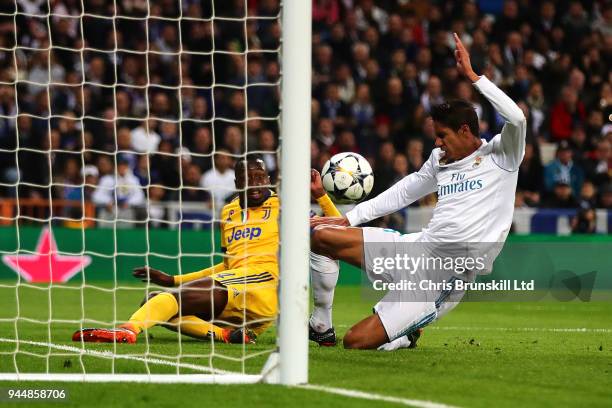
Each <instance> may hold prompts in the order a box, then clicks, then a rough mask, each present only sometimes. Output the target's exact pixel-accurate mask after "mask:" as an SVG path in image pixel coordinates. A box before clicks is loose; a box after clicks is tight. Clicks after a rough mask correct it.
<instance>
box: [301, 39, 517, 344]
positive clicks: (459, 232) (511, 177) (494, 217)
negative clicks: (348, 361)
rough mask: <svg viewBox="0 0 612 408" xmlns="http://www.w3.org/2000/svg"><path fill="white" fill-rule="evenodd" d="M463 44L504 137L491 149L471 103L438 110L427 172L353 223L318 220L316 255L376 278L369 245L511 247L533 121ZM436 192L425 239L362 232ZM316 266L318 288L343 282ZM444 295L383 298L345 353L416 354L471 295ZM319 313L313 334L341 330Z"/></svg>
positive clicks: (466, 62)
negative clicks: (426, 332)
mask: <svg viewBox="0 0 612 408" xmlns="http://www.w3.org/2000/svg"><path fill="white" fill-rule="evenodd" d="M455 43H456V51H455V58H456V61H457V68H458V70H459V72H460V73H462V74H463V75H465V76H466V77H467V78H468V79H469V80H470V81H472V82H473V84H474V86H475V87H476V89H478V91H480V93H481V94H482V95H483V96H484V97H486V98H487V99H488V100H489V102H491V104H492V105H493V107H494V108H495V109H496V110H497V112H499V114H500V115H501V116H502V117H503V118H504V120H505V124H504V127H503V129H502V131H501V133H500V134H498V135H496V136H495V137H494V138H493V139H491V141H490V142H486V141H485V140H484V139H480V138H479V136H478V129H479V126H478V118H477V116H476V112H475V110H474V108H473V107H472V105H471V104H469V103H468V102H463V101H454V102H449V103H444V104H442V105H439V106H437V107H434V109H433V110H432V119H433V122H434V129H435V134H436V140H435V144H436V148H435V149H434V150H433V151H432V153H431V156H430V157H429V159H428V160H427V161H426V162H425V163H424V164H423V166H422V168H421V169H420V170H419V171H418V172H415V173H412V174H410V175H408V176H406V177H405V178H404V179H402V180H400V181H399V182H398V183H396V184H395V185H393V186H392V187H391V188H389V189H388V190H386V191H385V192H383V193H381V194H380V195H378V196H377V197H376V198H374V199H372V200H369V201H366V202H364V203H361V204H359V205H357V206H356V207H355V208H354V209H353V210H351V211H350V212H348V213H347V214H346V216H345V217H318V218H312V219H311V227H312V228H313V232H312V235H311V250H312V251H313V252H314V253H316V254H319V255H323V256H324V257H328V258H331V259H334V260H336V259H338V260H343V261H346V262H349V263H351V264H353V265H356V266H361V267H363V268H364V269H365V270H366V272H368V276H369V277H370V279H372V277H371V276H370V275H371V274H370V273H369V271H370V270H371V269H372V265H367V264H366V265H364V263H367V261H366V260H367V259H368V253H367V252H368V250H369V249H368V243H381V242H385V243H391V244H393V243H400V242H406V241H407V242H417V243H440V242H442V243H460V242H471V243H503V242H504V241H505V240H506V237H507V235H508V232H509V230H510V226H511V223H512V215H513V211H514V197H515V190H516V182H517V177H518V169H519V165H520V163H521V161H522V158H523V155H524V150H525V135H526V125H527V124H526V119H525V116H524V114H523V112H522V111H521V109H520V108H519V107H518V106H517V105H516V103H514V102H513V101H512V100H511V99H510V98H509V97H508V96H507V95H506V94H504V93H503V92H502V91H501V90H500V89H499V88H498V87H497V86H495V85H494V84H493V83H492V82H490V81H489V80H488V79H487V78H486V77H485V76H478V75H476V74H475V73H474V71H473V69H472V66H471V63H470V57H469V53H468V52H467V50H466V49H465V47H464V46H463V44H462V43H461V40H460V39H459V38H458V37H457V35H455ZM432 192H437V193H438V203H437V204H436V206H435V208H434V210H433V215H432V218H431V220H430V222H429V224H428V225H427V227H426V228H424V229H423V230H422V231H421V232H419V233H416V234H404V235H402V234H400V233H398V232H395V231H391V230H386V229H381V228H357V227H355V226H357V225H360V224H363V223H365V222H368V221H370V220H373V219H376V218H378V217H382V216H384V215H387V214H390V213H393V212H395V211H398V210H400V209H402V208H404V207H406V206H408V205H409V204H411V203H412V202H414V201H416V200H418V199H419V198H421V197H423V196H425V195H427V194H430V193H432ZM500 247H501V245H500ZM495 255H496V254H495ZM495 255H494V256H495ZM490 261H491V262H492V259H491V260H490ZM311 264H312V265H311V268H312V272H313V274H312V279H313V287H315V285H314V280H315V279H320V278H321V277H324V279H327V280H328V281H332V282H334V281H335V279H333V278H332V279H330V276H332V277H333V276H334V274H336V277H337V273H338V267H337V263H335V262H331V261H330V262H312V263H311ZM486 272H488V271H485V273H486ZM474 278H475V277H474V276H471V277H469V278H467V280H470V279H474ZM387 280H393V277H391V278H388V279H387ZM320 286H321V285H317V286H316V287H320ZM443 292H444V291H439V293H438V295H439V297H438V298H437V299H435V300H427V301H415V302H393V301H385V299H384V298H383V301H381V302H379V303H377V304H376V306H375V307H374V312H375V313H374V314H373V315H371V316H369V317H367V318H365V319H363V320H361V321H360V322H358V323H357V324H355V325H354V326H353V327H352V328H351V329H350V330H349V331H348V332H347V333H346V335H345V337H344V347H346V348H358V349H372V348H379V349H386V350H392V349H396V348H401V347H410V346H411V343H414V342H415V340H416V338H418V337H415V334H416V333H420V329H421V328H422V327H423V326H425V325H427V324H429V323H431V322H432V321H434V320H435V319H437V318H439V317H440V316H441V315H443V314H444V313H446V312H448V311H449V310H450V309H452V308H453V307H454V306H455V305H456V304H457V302H458V300H459V299H460V298H461V297H462V296H463V293H462V292H460V293H457V292H455V293H453V294H452V295H453V296H448V295H449V293H443ZM332 293H333V292H332ZM316 295H317V294H315V296H316ZM319 297H321V294H319ZM331 297H333V294H332V296H331ZM449 299H450V300H449ZM331 301H332V299H330V302H331ZM329 307H331V304H330V305H329ZM316 312H317V310H316V307H315V312H314V313H313V317H311V321H310V325H311V328H315V329H316V330H317V331H319V332H321V333H325V332H329V331H333V327H332V323H331V321H325V320H326V319H325V318H321V317H320V316H321V314H320V313H319V314H317V313H316ZM329 316H331V314H329ZM328 320H331V318H330V319H328ZM412 345H414V344H412Z"/></svg>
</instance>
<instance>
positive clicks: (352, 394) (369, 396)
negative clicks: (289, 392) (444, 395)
mask: <svg viewBox="0 0 612 408" xmlns="http://www.w3.org/2000/svg"><path fill="white" fill-rule="evenodd" d="M295 388H302V389H305V390H311V391H321V392H327V393H329V394H336V395H342V396H344V397H349V398H360V399H366V400H371V401H384V402H391V403H395V404H400V405H407V406H410V407H417V408H456V407H455V406H453V405H446V404H440V403H438V402H433V401H424V400H414V399H409V398H400V397H392V396H388V395H381V394H374V393H370V392H364V391H356V390H348V389H345V388H335V387H327V386H325V385H316V384H305V385H297V386H295Z"/></svg>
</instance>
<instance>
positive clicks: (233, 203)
mask: <svg viewBox="0 0 612 408" xmlns="http://www.w3.org/2000/svg"><path fill="white" fill-rule="evenodd" d="M236 208H240V200H239V197H238V195H236V197H234V199H232V201H230V202H229V203H227V204H225V205H224V206H223V209H222V210H221V218H222V219H224V218H225V214H226V213H228V212H230V211H231V210H235V209H236Z"/></svg>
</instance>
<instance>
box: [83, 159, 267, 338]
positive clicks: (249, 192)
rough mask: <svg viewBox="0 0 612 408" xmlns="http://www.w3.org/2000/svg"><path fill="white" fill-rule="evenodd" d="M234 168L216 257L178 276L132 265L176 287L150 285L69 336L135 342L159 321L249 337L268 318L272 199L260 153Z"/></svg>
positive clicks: (201, 332) (202, 333) (201, 333)
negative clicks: (119, 317) (113, 315)
mask: <svg viewBox="0 0 612 408" xmlns="http://www.w3.org/2000/svg"><path fill="white" fill-rule="evenodd" d="M235 173H236V180H235V183H236V188H237V189H238V190H239V191H241V193H239V194H238V196H237V197H236V198H234V199H233V200H232V201H231V202H230V203H229V204H227V205H225V207H223V210H222V211H221V220H220V221H221V242H222V250H223V252H224V260H223V262H222V263H219V264H217V265H214V266H211V267H210V268H207V269H203V270H201V271H197V272H193V273H189V274H186V275H177V276H172V275H169V274H166V273H164V272H162V271H159V270H156V269H152V268H149V267H141V268H136V269H135V270H134V276H135V277H136V278H139V279H141V280H143V281H144V282H147V281H148V282H151V283H154V284H157V285H160V286H165V287H172V286H177V287H178V288H176V289H170V290H167V291H163V292H161V291H159V292H151V293H150V294H149V298H148V300H147V301H146V302H144V303H143V305H142V306H141V308H140V309H138V310H137V311H136V312H135V313H134V314H133V315H132V316H131V317H130V319H129V320H128V321H127V322H126V323H125V324H122V325H120V326H119V327H117V328H114V329H83V330H79V331H77V332H76V333H74V335H73V336H72V339H73V340H74V341H85V342H99V343H112V342H118V343H135V342H136V340H137V337H138V334H139V333H141V332H142V331H144V330H146V329H148V328H150V327H152V326H155V325H158V324H160V325H164V327H167V328H169V329H171V330H178V331H180V332H181V333H183V334H186V335H189V336H192V337H196V338H210V337H213V338H214V339H215V341H221V342H225V343H242V342H246V343H250V342H254V341H255V338H256V336H257V335H258V334H260V333H262V332H263V331H264V330H265V329H266V328H267V327H268V326H270V324H271V323H272V322H273V321H274V320H275V319H276V315H277V310H278V295H277V288H278V258H277V254H278V215H279V201H278V197H277V196H276V194H275V193H274V192H273V191H272V190H270V189H269V188H268V187H267V186H269V185H270V179H269V177H268V172H267V170H266V167H265V164H264V162H263V161H262V160H261V159H259V158H254V157H249V158H247V159H246V160H241V161H239V162H238V163H237V164H236V166H235ZM245 189H246V194H245V193H244V191H245ZM245 201H246V202H245Z"/></svg>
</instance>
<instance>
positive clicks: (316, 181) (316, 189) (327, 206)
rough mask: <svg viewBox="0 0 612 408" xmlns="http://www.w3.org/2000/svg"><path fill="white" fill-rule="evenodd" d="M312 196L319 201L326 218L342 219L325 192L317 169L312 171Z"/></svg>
mask: <svg viewBox="0 0 612 408" xmlns="http://www.w3.org/2000/svg"><path fill="white" fill-rule="evenodd" d="M310 195H311V196H312V197H313V198H314V199H315V200H317V204H319V206H320V207H321V210H323V215H325V216H326V217H342V214H341V213H340V211H338V209H337V208H336V206H335V205H334V203H333V202H332V200H331V198H329V196H328V195H327V193H326V192H325V189H324V188H323V181H321V175H320V174H319V172H318V171H316V170H315V169H311V170H310Z"/></svg>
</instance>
